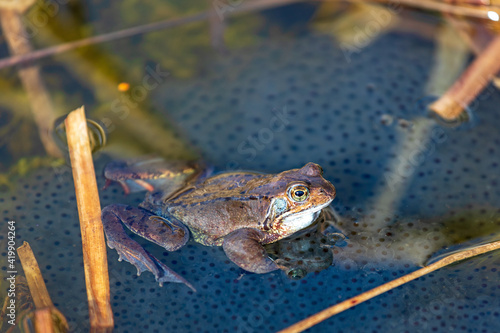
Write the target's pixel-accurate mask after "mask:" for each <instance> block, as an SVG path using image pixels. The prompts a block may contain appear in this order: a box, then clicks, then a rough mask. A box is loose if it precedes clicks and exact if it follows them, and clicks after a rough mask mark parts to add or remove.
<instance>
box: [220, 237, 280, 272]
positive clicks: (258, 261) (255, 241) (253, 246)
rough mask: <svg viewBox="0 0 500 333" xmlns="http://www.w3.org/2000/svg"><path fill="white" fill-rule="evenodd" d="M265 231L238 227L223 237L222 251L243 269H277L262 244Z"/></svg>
mask: <svg viewBox="0 0 500 333" xmlns="http://www.w3.org/2000/svg"><path fill="white" fill-rule="evenodd" d="M265 236H266V235H265V233H263V232H262V231H259V230H256V229H250V228H245V229H238V230H235V231H233V232H231V233H230V234H229V235H227V236H226V237H224V244H223V245H222V246H223V248H224V252H226V255H227V257H228V258H229V259H230V260H231V261H232V262H234V263H235V264H236V265H238V266H240V267H241V268H243V269H244V270H247V271H249V272H253V273H259V274H262V273H267V272H271V271H274V270H277V269H278V266H277V265H276V264H275V263H274V261H273V260H272V259H271V258H269V256H268V255H267V252H266V250H265V249H264V247H263V246H262V244H261V243H262V242H263V241H264V239H265Z"/></svg>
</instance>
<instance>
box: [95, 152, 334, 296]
mask: <svg viewBox="0 0 500 333" xmlns="http://www.w3.org/2000/svg"><path fill="white" fill-rule="evenodd" d="M322 174H323V170H322V169H321V167H320V166H319V165H317V164H314V163H307V164H306V165H305V166H304V167H302V168H300V169H293V170H288V171H284V172H281V173H278V174H262V173H256V172H241V171H238V172H224V173H220V174H217V175H213V176H212V175H211V171H210V170H205V169H203V168H201V167H198V166H185V165H184V164H181V163H174V162H168V163H167V162H165V161H163V160H161V159H150V160H146V161H138V160H134V161H128V162H127V161H125V162H113V163H110V164H109V165H108V166H107V167H106V169H105V177H106V178H107V179H108V180H109V181H111V180H114V181H118V182H120V183H121V184H122V186H123V187H124V189H125V192H129V191H131V190H132V191H134V190H137V189H138V188H144V189H147V190H149V191H150V192H149V193H148V195H147V196H146V198H145V200H144V202H143V203H141V204H140V207H139V208H136V207H131V206H127V205H118V204H115V205H110V206H107V207H105V208H104V209H103V211H102V220H103V224H104V231H105V233H106V237H107V241H108V246H109V247H110V248H114V249H116V250H117V252H118V254H119V256H120V259H119V260H122V259H125V260H127V261H128V262H130V263H132V264H133V265H135V266H136V267H137V270H138V274H140V273H141V272H143V271H147V270H149V271H151V272H152V273H153V274H154V275H155V277H156V280H157V281H158V282H159V283H160V285H161V284H162V283H163V282H177V283H185V284H186V285H187V286H189V287H190V288H192V289H194V288H193V287H192V286H191V284H189V283H188V282H187V281H186V280H185V279H184V278H182V277H181V276H179V275H178V274H177V273H175V272H174V271H172V270H171V269H170V268H168V267H167V266H166V265H165V264H163V263H162V262H161V261H160V260H158V259H157V258H155V257H154V256H153V255H152V254H150V253H149V252H147V251H146V250H144V249H143V248H142V247H141V246H140V245H139V244H138V243H137V242H135V241H133V240H132V239H130V238H129V237H128V236H127V234H126V233H125V231H124V229H123V227H122V224H124V225H125V226H127V227H128V228H129V229H130V230H131V231H133V232H134V233H136V234H138V235H139V236H141V237H144V238H146V239H148V240H150V241H152V242H154V243H156V244H158V245H160V246H162V247H164V248H165V249H166V250H168V251H175V250H177V249H179V248H180V247H182V246H183V245H184V244H186V242H187V241H188V238H189V231H191V233H192V235H193V238H194V240H195V241H197V242H198V243H201V244H203V245H206V246H222V247H223V249H224V252H225V253H226V255H227V256H228V258H229V259H230V260H231V261H233V262H234V263H235V264H236V265H238V266H239V267H241V268H243V269H245V270H247V271H249V272H254V273H267V272H271V271H274V270H276V269H279V268H280V266H279V265H278V264H277V263H276V262H274V261H273V260H272V259H271V258H270V257H269V256H268V254H267V252H266V250H265V249H264V245H265V244H269V243H273V242H276V241H278V240H280V239H282V238H285V237H288V236H290V235H292V234H294V233H295V232H297V231H299V230H301V229H304V228H305V227H307V226H309V225H311V224H312V223H313V222H314V221H315V219H316V218H317V217H318V216H319V214H320V213H321V211H322V209H324V208H326V207H327V206H328V205H329V204H330V203H331V202H332V200H333V199H334V198H335V187H334V186H333V185H332V184H331V183H330V182H329V181H327V180H325V179H324V178H323V177H322Z"/></svg>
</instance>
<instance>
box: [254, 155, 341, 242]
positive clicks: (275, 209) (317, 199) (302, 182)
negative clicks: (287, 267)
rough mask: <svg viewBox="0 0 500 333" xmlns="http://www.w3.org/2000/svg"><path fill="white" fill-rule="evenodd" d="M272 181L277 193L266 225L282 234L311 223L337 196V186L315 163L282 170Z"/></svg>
mask: <svg viewBox="0 0 500 333" xmlns="http://www.w3.org/2000/svg"><path fill="white" fill-rule="evenodd" d="M271 183H272V184H273V185H274V193H275V195H274V197H273V198H272V200H271V205H270V207H269V210H268V212H267V215H266V221H265V223H264V226H265V227H267V228H269V229H273V230H275V231H276V232H278V233H279V234H280V235H281V236H282V237H286V236H287V235H289V234H292V233H294V232H295V231H298V230H301V229H303V228H305V227H307V226H309V225H310V224H311V223H312V222H314V220H315V219H316V218H317V217H318V215H319V213H320V212H321V210H322V209H323V208H325V207H327V206H328V205H329V204H330V203H331V202H332V200H333V199H334V198H335V187H334V186H333V185H332V184H331V183H330V182H329V181H327V180H326V179H324V178H323V169H322V168H321V167H320V166H319V165H317V164H314V163H307V164H306V165H305V166H304V167H302V168H300V169H293V170H288V171H284V172H282V173H279V174H277V175H275V176H274V179H273V180H272V181H271Z"/></svg>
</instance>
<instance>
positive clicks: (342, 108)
mask: <svg viewBox="0 0 500 333" xmlns="http://www.w3.org/2000/svg"><path fill="white" fill-rule="evenodd" d="M271 14H272V15H274V14H275V13H271ZM271 14H268V15H271ZM271 17H272V16H271ZM435 50H436V45H435V43H434V42H433V41H431V40H428V39H425V38H423V37H418V36H416V35H413V34H407V33H398V32H392V33H389V34H386V35H383V36H381V37H380V38H378V39H377V40H376V41H374V42H373V43H372V44H370V45H368V46H366V47H364V48H363V49H362V50H361V52H359V53H357V54H355V55H353V56H352V58H351V59H350V61H347V60H346V57H345V54H344V53H343V52H342V50H341V48H340V47H339V45H338V43H337V42H336V41H335V40H334V39H333V38H332V37H331V36H327V35H325V34H322V33H318V32H314V31H308V30H307V29H303V30H301V31H300V33H298V34H296V35H294V36H293V37H292V36H290V35H287V34H286V33H278V34H274V35H271V36H269V37H267V38H266V39H265V40H262V41H259V42H257V43H254V44H253V45H251V46H246V47H244V48H238V49H235V50H232V52H231V53H230V54H224V55H214V54H211V55H210V56H209V57H207V59H205V60H204V61H203V65H202V69H201V70H200V71H199V72H198V73H197V75H195V76H194V77H191V78H189V79H183V78H180V75H175V74H174V75H172V76H171V77H169V78H167V79H166V80H165V81H164V82H163V83H162V84H161V85H159V87H158V88H156V89H154V90H152V91H151V92H150V103H151V108H152V109H153V110H155V111H154V113H155V115H156V116H160V118H161V119H167V120H168V121H169V122H170V123H172V124H173V127H174V128H175V130H176V132H177V133H178V135H179V136H180V137H182V138H184V139H185V140H186V141H187V142H189V143H190V144H191V145H192V146H193V147H195V149H196V150H197V151H199V153H200V154H201V156H202V158H203V159H204V160H206V161H208V162H209V163H211V164H213V165H214V166H215V167H216V168H217V169H219V170H227V169H245V170H246V169H250V170H258V171H264V172H278V171H281V170H285V169H290V168H296V167H301V166H302V165H304V164H305V163H307V162H316V163H318V164H320V165H321V166H322V167H323V169H324V170H325V178H327V179H329V180H330V181H331V182H332V183H333V184H334V185H335V186H336V188H337V198H336V199H335V201H334V202H333V204H332V206H333V208H334V209H335V211H336V212H337V213H338V214H339V216H340V218H341V220H340V221H339V222H338V223H337V227H338V228H339V229H340V230H342V231H343V232H344V233H345V234H346V236H347V237H348V239H347V241H346V242H347V245H345V246H342V247H340V246H339V247H335V248H333V249H332V250H331V253H332V255H333V265H332V266H331V267H329V268H328V269H326V270H323V271H321V272H317V273H314V272H311V273H310V274H308V275H307V276H306V277H305V278H304V279H301V280H297V281H295V280H291V279H288V278H287V277H286V276H285V274H284V273H283V272H274V273H270V274H265V275H256V274H249V273H246V272H244V271H243V270H241V269H239V268H238V267H237V266H235V265H234V264H232V263H231V262H229V260H228V259H227V258H226V257H225V255H224V253H223V251H222V249H221V248H217V247H216V248H210V247H203V246H201V245H199V244H196V243H194V242H190V243H188V245H187V246H186V247H184V248H182V249H180V250H179V251H177V252H174V253H167V252H164V251H162V249H160V248H158V247H157V246H155V245H153V244H148V243H147V242H145V241H142V240H139V239H138V237H135V239H136V240H138V241H139V242H141V244H143V245H144V247H145V248H146V249H147V250H148V251H150V252H152V253H153V254H154V255H156V256H157V257H158V258H161V259H162V260H163V261H164V262H165V263H166V264H168V265H169V266H170V267H171V268H173V269H174V270H176V271H177V272H179V273H180V274H181V275H183V276H184V277H185V278H186V279H188V280H189V281H190V282H191V283H192V284H193V285H194V286H195V287H196V288H197V290H198V292H197V293H193V292H192V291H190V290H189V289H188V288H186V287H185V286H182V285H177V284H170V285H165V286H163V287H162V288H160V287H159V286H158V285H157V284H156V283H155V281H154V278H153V276H152V275H151V274H150V273H144V274H143V275H142V276H140V277H137V276H136V272H135V268H134V267H133V266H132V265H130V264H128V263H123V262H118V261H117V257H118V256H117V255H116V253H115V251H112V250H110V251H108V258H109V264H110V266H109V271H110V279H111V294H112V307H113V311H114V313H115V323H116V327H117V328H116V331H117V332H135V331H152V332H162V331H165V330H174V331H189V332H190V331H204V332H223V331H228V332H229V331H243V332H254V331H266V332H267V331H276V330H279V329H282V328H285V327H286V326H288V325H291V324H293V323H294V322H296V321H298V320H300V319H303V318H305V317H306V316H309V315H311V314H314V313H315V312H317V311H320V310H322V309H324V308H326V307H328V306H329V305H332V304H335V303H336V302H339V301H342V300H344V299H346V298H349V297H352V296H355V295H357V294H359V293H360V292H362V291H365V290H368V289H371V288H373V287H375V286H377V285H380V284H382V283H384V282H386V281H389V280H392V279H394V278H396V277H398V276H401V275H403V274H406V273H408V272H410V271H413V270H415V269H417V268H418V267H420V266H421V265H423V263H424V262H425V261H426V260H427V259H428V258H429V257H430V256H431V255H432V254H433V253H434V252H436V251H440V253H441V252H446V251H451V250H453V249H456V248H459V247H460V246H459V245H458V244H464V245H462V247H466V246H468V245H471V244H472V245H473V244H477V243H480V242H483V241H487V240H493V239H497V238H498V230H499V228H500V227H499V225H500V206H499V202H500V201H499V199H500V186H499V177H498V175H499V163H500V155H499V148H498V147H499V144H500V136H499V134H498V127H499V126H500V123H499V119H498V117H497V116H496V115H495V111H496V106H497V105H498V103H499V102H500V96H499V95H498V92H496V91H495V90H493V89H492V87H489V89H488V91H489V92H490V93H488V94H485V95H483V96H481V98H480V99H478V101H477V103H475V106H474V109H473V110H472V112H473V113H474V121H473V122H471V123H468V124H464V125H462V126H459V127H456V128H449V127H443V126H441V125H439V124H438V123H436V122H435V121H434V120H433V119H431V118H429V117H428V115H427V112H426V110H425V109H424V108H422V104H425V103H422V101H427V100H430V99H431V98H432V97H431V96H428V93H427V92H426V89H425V87H426V83H427V81H428V80H429V77H430V76H431V74H432V73H431V68H432V62H433V59H434V52H435ZM94 118H99V116H96V117H94ZM115 125H116V126H117V127H120V122H116V123H115ZM113 136H114V134H113V132H111V133H110V138H111V139H112V140H113ZM112 144H113V142H112ZM110 148H112V147H110ZM408 151H409V152H410V153H411V152H414V154H413V155H408ZM111 153H112V154H113V155H116V152H113V151H112V150H111ZM109 154H110V152H107V151H106V150H105V151H103V152H101V153H98V154H97V155H96V170H97V173H98V182H99V185H100V186H102V185H104V179H103V177H102V174H101V171H102V169H103V167H104V165H105V163H106V162H107V161H109V160H110V159H111V158H110V156H109ZM408 156H412V157H408ZM408 161H410V162H408ZM401 165H403V166H401ZM141 200H142V195H141V194H133V195H129V196H128V197H125V196H124V195H123V193H122V190H121V188H120V187H119V186H118V185H113V186H111V187H110V188H108V189H107V190H105V191H101V204H102V205H103V206H105V205H108V204H111V203H118V202H121V203H128V204H132V205H136V204H138V203H140V201H141ZM0 203H1V207H2V210H3V216H4V219H5V220H15V221H16V222H17V228H18V229H17V231H18V234H19V239H18V242H19V244H20V243H21V241H23V240H27V241H29V242H30V244H31V246H32V248H33V250H34V252H35V255H36V256H37V259H38V260H39V263H40V266H41V269H42V273H43V274H44V277H45V279H46V280H47V286H48V289H49V292H50V293H51V296H52V298H53V301H54V303H56V306H58V308H59V309H60V310H61V311H62V312H63V313H64V314H65V315H66V317H67V318H68V320H69V322H70V325H71V328H72V331H75V332H79V331H86V330H88V324H87V322H88V321H87V305H86V294H85V284H84V280H83V264H82V253H81V245H80V237H79V233H80V230H79V224H78V214H77V210H76V202H75V197H74V188H73V185H72V177H71V173H70V169H69V168H68V167H53V168H40V169H38V170H34V171H32V172H30V173H28V174H27V175H26V176H24V177H22V178H20V179H16V180H15V183H14V187H13V188H12V189H10V190H8V191H4V192H2V193H1V194H0ZM0 237H4V236H0ZM0 239H1V238H0ZM3 239H5V238H3ZM464 242H465V243H464ZM2 251H4V250H2ZM3 256H5V255H4V254H3ZM499 266H500V261H499V259H498V256H497V254H496V253H492V254H488V255H484V256H481V257H477V258H474V259H471V260H468V261H466V262H462V263H459V264H455V265H453V266H450V267H448V268H444V269H441V270H439V271H437V272H435V273H432V274H429V275H427V276H425V277H423V278H420V279H418V280H417V281H414V282H411V283H409V284H407V285H404V286H402V287H399V288H397V289H395V290H393V291H391V292H388V293H386V294H383V295H381V296H379V297H377V298H375V299H372V300H370V301H368V302H366V303H364V304H361V305H359V306H357V307H355V308H354V309H351V310H349V311H346V312H344V313H342V314H340V315H337V316H335V317H333V318H331V319H329V320H326V321H325V322H323V323H321V324H319V325H318V326H316V327H314V328H313V329H312V330H311V331H314V332H331V331H335V332H353V331H357V332H385V331H394V332H421V331H436V332H442V331H466V332H495V331H496V330H497V328H496V327H497V326H498V324H499V323H500V318H499V315H500V302H499V300H498V299H499V296H500V295H499V288H500V285H499V284H498V280H499V269H500V268H499ZM2 269H3V270H6V267H5V266H3V264H2Z"/></svg>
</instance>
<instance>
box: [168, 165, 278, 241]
mask: <svg viewBox="0 0 500 333" xmlns="http://www.w3.org/2000/svg"><path fill="white" fill-rule="evenodd" d="M269 177H270V175H265V174H258V173H250V172H233V173H224V174H220V175H217V176H213V177H210V178H208V179H206V180H205V181H203V182H200V183H198V184H196V185H194V186H193V188H192V189H190V190H187V191H186V192H185V193H182V194H181V195H179V196H178V197H176V198H173V199H172V200H170V201H168V202H167V210H168V213H169V214H171V215H173V216H174V217H175V218H177V219H179V220H180V221H182V222H183V223H184V224H185V225H186V226H187V227H188V228H189V229H190V230H191V232H192V233H193V236H194V238H195V240H196V241H197V242H199V243H202V244H204V245H221V244H222V241H223V237H224V236H225V235H227V234H229V233H230V232H232V231H234V230H237V229H240V228H261V227H262V223H263V221H264V219H265V215H266V213H267V210H268V208H269V205H270V199H269V197H268V195H266V193H259V191H258V188H259V186H261V184H262V185H263V184H267V183H268V178H269ZM256 189H257V191H256ZM256 193H258V194H256Z"/></svg>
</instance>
